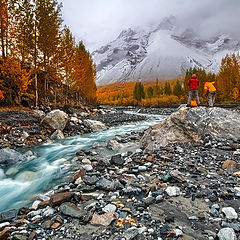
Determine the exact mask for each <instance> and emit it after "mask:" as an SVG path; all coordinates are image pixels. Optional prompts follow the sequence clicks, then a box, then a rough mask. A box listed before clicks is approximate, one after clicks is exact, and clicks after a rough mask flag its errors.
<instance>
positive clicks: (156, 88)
mask: <svg viewBox="0 0 240 240" xmlns="http://www.w3.org/2000/svg"><path fill="white" fill-rule="evenodd" d="M161 94H163V92H162V89H161V87H160V85H159V81H158V79H156V83H155V85H154V86H153V96H154V97H159V96H160V95H161Z"/></svg>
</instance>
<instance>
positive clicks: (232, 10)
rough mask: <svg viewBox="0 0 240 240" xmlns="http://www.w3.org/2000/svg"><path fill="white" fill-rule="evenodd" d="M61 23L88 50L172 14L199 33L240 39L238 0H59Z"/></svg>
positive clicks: (239, 1) (180, 22)
mask: <svg viewBox="0 0 240 240" xmlns="http://www.w3.org/2000/svg"><path fill="white" fill-rule="evenodd" d="M59 1H61V2H62V3H63V9H62V10H63V18H64V23H65V24H66V25H67V26H69V27H70V29H71V31H72V32H73V34H74V36H75V37H76V39H77V40H83V42H84V44H85V45H86V47H87V48H88V49H89V50H90V51H92V50H95V49H96V48H99V47H100V46H102V45H105V44H106V43H108V42H109V41H112V40H114V39H115V38H116V37H117V36H118V35H119V33H120V32H121V31H122V30H124V29H126V28H129V27H134V26H145V25H148V24H151V23H157V22H158V21H160V19H162V18H163V17H166V16H170V15H174V16H176V18H177V19H178V22H179V25H181V26H184V27H185V26H186V27H193V28H194V29H195V31H196V32H198V33H199V34H200V35H202V36H210V35H213V34H215V33H218V32H224V33H227V34H229V35H230V36H232V37H234V38H238V39H240V31H239V29H240V17H239V14H240V0H59Z"/></svg>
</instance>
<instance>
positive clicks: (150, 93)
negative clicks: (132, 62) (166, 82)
mask: <svg viewBox="0 0 240 240" xmlns="http://www.w3.org/2000/svg"><path fill="white" fill-rule="evenodd" d="M152 96H153V88H152V87H148V88H147V97H148V98H152Z"/></svg>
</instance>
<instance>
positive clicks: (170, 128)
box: [141, 106, 240, 150]
mask: <svg viewBox="0 0 240 240" xmlns="http://www.w3.org/2000/svg"><path fill="white" fill-rule="evenodd" d="M206 136H211V138H213V139H215V140H217V141H231V142H239V141H240V114H239V113H238V112H237V111H230V110H226V109H223V108H218V107H214V108H207V107H197V108H188V107H185V106H180V107H179V109H178V111H176V112H174V113H172V114H171V115H170V116H169V117H168V118H166V119H165V120H164V121H162V122H160V123H159V124H156V125H154V126H152V127H150V128H148V129H147V130H146V131H145V133H144V135H143V137H142V139H141V146H142V147H144V148H146V149H149V150H154V149H159V148H160V147H161V146H166V145H167V144H169V143H177V142H189V141H195V142H197V141H199V140H201V139H204V138H205V137H206Z"/></svg>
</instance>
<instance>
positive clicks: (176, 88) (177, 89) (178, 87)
mask: <svg viewBox="0 0 240 240" xmlns="http://www.w3.org/2000/svg"><path fill="white" fill-rule="evenodd" d="M173 94H174V95H176V96H177V97H178V98H180V97H181V96H182V94H183V91H182V86H181V84H180V82H179V80H177V83H176V85H175V86H174V88H173Z"/></svg>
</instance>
